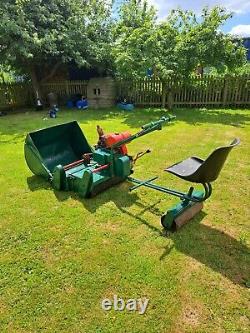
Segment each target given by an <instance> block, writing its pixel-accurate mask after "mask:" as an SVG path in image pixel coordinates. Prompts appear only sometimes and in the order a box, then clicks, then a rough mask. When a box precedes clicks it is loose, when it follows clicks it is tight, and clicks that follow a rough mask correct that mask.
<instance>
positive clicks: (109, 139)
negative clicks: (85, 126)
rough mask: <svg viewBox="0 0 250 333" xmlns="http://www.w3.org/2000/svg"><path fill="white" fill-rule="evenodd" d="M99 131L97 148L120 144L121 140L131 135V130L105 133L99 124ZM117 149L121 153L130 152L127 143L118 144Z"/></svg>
mask: <svg viewBox="0 0 250 333" xmlns="http://www.w3.org/2000/svg"><path fill="white" fill-rule="evenodd" d="M97 133H98V134H99V140H98V143H97V145H96V147H97V148H110V147H112V146H113V145H114V144H119V143H120V142H121V141H123V140H126V139H128V138H130V137H131V134H130V133H129V132H122V133H109V134H104V132H103V129H102V128H101V127H100V126H99V125H97ZM115 151H116V152H117V153H119V154H121V155H127V154H128V149H127V146H126V145H125V144H123V145H121V146H118V147H117V148H116V149H115Z"/></svg>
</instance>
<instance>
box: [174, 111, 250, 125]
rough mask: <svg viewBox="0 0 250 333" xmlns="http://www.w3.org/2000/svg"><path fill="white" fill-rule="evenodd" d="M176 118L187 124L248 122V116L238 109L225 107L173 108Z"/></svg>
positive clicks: (235, 123)
mask: <svg viewBox="0 0 250 333" xmlns="http://www.w3.org/2000/svg"><path fill="white" fill-rule="evenodd" d="M174 114H175V115H176V119H177V120H180V121H184V122H186V123H188V124H196V125H198V124H203V123H207V124H223V125H230V126H235V127H244V125H246V124H247V123H248V122H250V116H249V114H247V110H246V114H243V113H242V111H241V112H238V110H237V109H236V110H227V109H218V110H217V109H175V111H174Z"/></svg>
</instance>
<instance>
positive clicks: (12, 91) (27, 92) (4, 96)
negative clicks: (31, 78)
mask: <svg viewBox="0 0 250 333" xmlns="http://www.w3.org/2000/svg"><path fill="white" fill-rule="evenodd" d="M32 100H33V94H32V90H31V86H30V84H28V83H2V84H0V109H11V108H16V107H25V106H30V105H31V103H32Z"/></svg>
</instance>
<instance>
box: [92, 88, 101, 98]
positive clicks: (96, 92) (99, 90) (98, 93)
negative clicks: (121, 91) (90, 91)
mask: <svg viewBox="0 0 250 333" xmlns="http://www.w3.org/2000/svg"><path fill="white" fill-rule="evenodd" d="M94 95H97V96H98V95H101V89H100V88H94Z"/></svg>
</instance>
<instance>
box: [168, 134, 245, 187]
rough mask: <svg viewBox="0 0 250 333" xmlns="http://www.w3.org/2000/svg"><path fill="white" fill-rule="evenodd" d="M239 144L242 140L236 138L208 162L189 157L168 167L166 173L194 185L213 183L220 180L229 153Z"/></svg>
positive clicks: (215, 151) (214, 153)
mask: <svg viewBox="0 0 250 333" xmlns="http://www.w3.org/2000/svg"><path fill="white" fill-rule="evenodd" d="M239 143H240V139H238V138H236V139H234V140H233V141H232V143H231V144H230V145H229V146H224V147H219V148H217V149H215V150H214V151H213V152H212V153H211V154H210V155H209V156H208V158H207V159H206V160H202V159H201V158H198V157H189V158H188V159H186V160H184V161H181V162H178V163H176V164H174V165H172V166H170V167H168V168H167V169H165V171H168V172H170V173H172V174H174V175H176V176H177V177H179V178H182V179H184V180H187V181H189V182H193V183H201V184H204V183H210V182H213V181H215V180H216V179H217V178H218V176H219V174H220V171H221V169H222V167H223V165H224V163H225V161H226V159H227V156H228V154H229V152H230V151H231V149H232V148H233V147H235V146H237V145H238V144H239Z"/></svg>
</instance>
